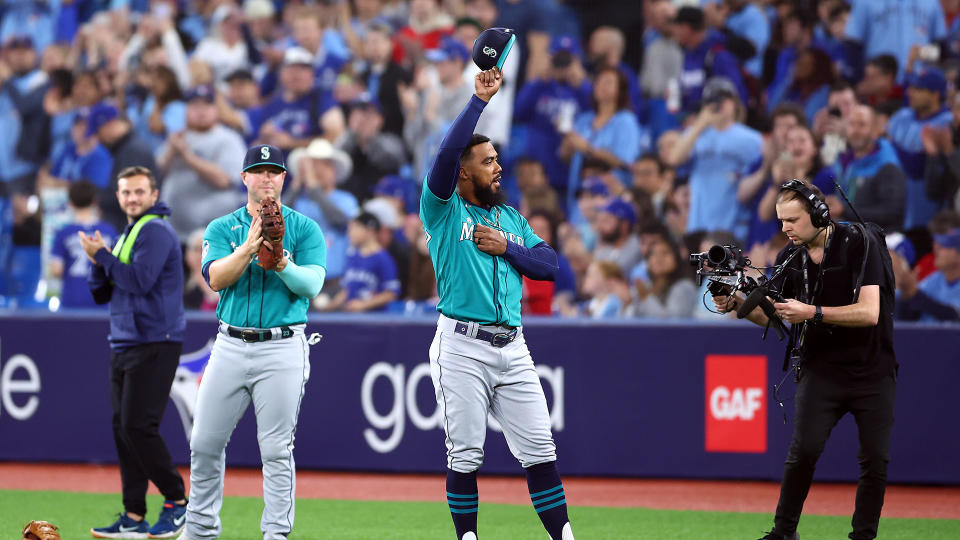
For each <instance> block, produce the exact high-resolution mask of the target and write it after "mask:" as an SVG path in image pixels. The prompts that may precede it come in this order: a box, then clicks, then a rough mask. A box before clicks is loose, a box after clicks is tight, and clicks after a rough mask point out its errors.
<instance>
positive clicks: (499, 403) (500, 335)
mask: <svg viewBox="0 0 960 540" xmlns="http://www.w3.org/2000/svg"><path fill="white" fill-rule="evenodd" d="M511 34H512V32H511ZM493 37H496V38H498V41H496V42H488V43H484V42H483V41H481V40H482V39H485V38H484V36H482V35H481V38H480V39H478V40H477V43H476V45H475V46H474V60H475V61H477V64H478V65H479V66H480V67H481V69H483V68H484V67H486V68H487V70H486V71H481V72H480V73H478V74H477V75H476V77H475V79H474V88H475V90H476V93H475V95H473V96H472V97H471V98H470V101H469V103H467V105H466V107H464V109H463V111H462V112H461V113H460V116H458V117H457V119H456V121H454V123H453V125H452V126H451V127H450V129H449V131H447V133H446V135H445V136H444V138H443V141H442V142H441V143H440V151H439V153H438V154H437V157H436V159H435V161H434V163H433V166H432V168H431V169H430V172H429V173H428V174H427V178H426V181H425V182H424V187H423V192H422V195H421V198H420V219H421V220H422V221H423V224H424V229H425V231H426V238H427V247H428V249H429V250H430V258H431V260H432V261H433V268H434V271H435V272H436V276H437V290H438V293H439V296H440V303H439V304H438V306H437V310H438V311H439V312H440V318H439V321H438V322H437V333H436V336H435V337H434V340H433V344H432V345H431V346H430V372H431V375H432V378H433V385H434V389H435V391H436V397H437V406H438V407H439V409H440V411H441V413H442V414H443V417H444V421H443V427H444V431H445V433H446V446H447V490H446V491H447V500H448V503H449V506H450V514H451V516H452V517H453V524H454V527H455V528H456V531H457V538H458V539H459V540H476V538H477V511H478V509H479V495H478V491H477V469H479V468H480V464H481V463H483V443H484V439H485V437H486V432H487V414H488V413H491V414H493V416H494V417H495V418H496V419H497V420H498V421H499V422H500V425H501V426H503V434H504V436H505V437H506V439H507V443H508V445H509V447H510V451H511V452H512V453H513V455H514V456H515V457H516V458H517V459H518V460H519V461H520V464H521V465H522V466H523V468H524V470H525V471H526V476H527V485H528V487H529V489H530V498H531V500H532V502H533V506H534V508H535V509H536V511H537V515H538V516H539V517H540V520H541V521H542V522H543V525H544V527H545V528H546V530H547V532H548V533H549V534H550V537H551V538H552V539H554V540H572V539H573V532H572V530H571V527H570V523H569V519H568V517H567V501H566V497H565V495H564V490H563V484H562V482H561V480H560V474H559V473H558V472H557V467H556V447H555V445H554V442H553V435H552V433H551V430H550V412H549V410H548V409H547V401H546V398H545V397H544V395H543V388H542V387H541V385H540V379H539V376H538V375H537V371H536V368H535V367H534V365H533V359H532V358H531V356H530V351H529V350H528V349H527V343H526V340H525V339H524V335H523V328H522V327H521V326H520V297H521V291H522V290H523V282H522V277H521V276H528V277H530V278H531V279H535V280H550V281H552V280H553V279H554V275H555V273H556V271H557V255H556V253H555V252H554V251H553V248H551V247H550V246H549V245H548V244H547V243H546V242H544V241H543V240H542V239H540V238H539V237H538V236H537V235H536V234H534V232H533V230H532V229H531V228H530V225H529V224H528V223H527V220H526V219H524V217H523V216H522V215H520V213H519V212H517V211H516V210H515V209H514V208H511V207H510V206H507V205H506V204H504V201H505V199H506V196H505V194H504V192H503V189H502V187H501V186H500V179H501V175H502V169H501V167H500V163H499V160H498V158H499V156H498V154H497V151H496V149H494V147H493V145H492V144H491V143H490V139H489V138H487V137H485V136H483V135H479V134H474V133H473V130H474V129H475V128H476V125H477V120H478V119H479V118H480V113H482V112H483V109H484V108H485V107H486V106H487V103H488V102H489V101H490V99H491V98H493V96H494V95H495V94H496V93H497V90H499V89H500V83H501V77H500V70H499V69H498V68H497V64H496V63H494V64H492V65H491V63H490V62H489V61H486V60H485V58H500V59H501V60H502V57H503V56H504V55H506V53H507V52H508V51H509V44H510V43H511V41H510V40H509V39H507V40H506V41H504V40H503V39H502V38H503V36H502V35H499V34H496V33H494V35H493ZM511 37H512V36H511ZM478 51H479V55H478ZM484 51H486V52H484Z"/></svg>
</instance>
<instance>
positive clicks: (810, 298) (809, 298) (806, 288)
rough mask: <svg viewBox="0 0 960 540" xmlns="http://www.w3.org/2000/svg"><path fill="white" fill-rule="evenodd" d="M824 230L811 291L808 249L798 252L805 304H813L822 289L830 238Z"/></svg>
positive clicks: (803, 328)
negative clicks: (800, 261)
mask: <svg viewBox="0 0 960 540" xmlns="http://www.w3.org/2000/svg"><path fill="white" fill-rule="evenodd" d="M826 232H827V241H826V242H824V246H823V257H821V258H820V270H818V271H817V282H816V283H815V284H814V289H813V291H812V292H811V291H810V277H809V275H808V271H807V256H808V255H807V254H808V251H807V250H806V249H804V250H803V253H801V254H800V257H802V261H803V262H802V264H803V271H802V272H801V274H803V301H804V302H805V303H807V304H813V302H814V297H815V296H817V294H818V293H820V291H821V290H822V289H823V269H824V268H826V266H827V250H828V249H830V240H832V237H831V235H830V228H829V226H828V227H827V231H826ZM807 322H808V321H803V323H802V324H803V326H801V327H800V338H799V339H798V341H797V349H799V350H803V344H804V341H805V339H804V338H806V337H807V328H808V327H809V325H808V324H807Z"/></svg>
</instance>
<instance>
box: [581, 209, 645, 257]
mask: <svg viewBox="0 0 960 540" xmlns="http://www.w3.org/2000/svg"><path fill="white" fill-rule="evenodd" d="M636 223H637V212H636V210H635V209H634V208H633V205H631V204H630V203H628V202H627V201H624V200H623V199H618V198H612V199H610V202H608V203H607V205H606V206H604V207H603V209H601V210H600V212H599V213H598V214H597V221H596V226H595V228H596V233H597V239H598V242H597V247H596V248H595V249H594V250H593V257H594V259H596V260H598V261H611V262H614V263H616V264H617V266H619V267H620V270H621V272H623V275H625V276H626V275H629V273H630V271H631V270H633V267H634V266H635V265H636V264H637V263H638V262H639V261H640V258H641V257H642V255H641V252H640V240H639V238H637V235H635V234H633V232H632V231H633V227H634V225H636Z"/></svg>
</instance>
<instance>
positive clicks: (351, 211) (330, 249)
mask: <svg viewBox="0 0 960 540" xmlns="http://www.w3.org/2000/svg"><path fill="white" fill-rule="evenodd" d="M327 197H329V199H330V201H331V202H332V203H333V204H334V205H336V207H337V208H338V209H340V211H341V212H343V213H344V215H346V216H347V218H348V219H353V218H354V217H356V216H357V214H358V213H359V212H360V204H359V203H358V202H357V198H356V197H354V196H353V194H351V193H349V192H346V191H343V190H340V189H335V190H333V191H331V192H330V193H329V194H328V195H327ZM290 208H293V209H294V210H296V211H297V212H300V213H301V214H303V215H305V216H307V217H308V218H310V219H312V220H314V221H316V222H317V225H320V230H322V231H323V238H324V240H326V242H327V266H326V270H327V278H330V279H333V278H336V277H340V276H341V275H342V274H343V270H344V267H345V265H346V262H347V246H348V245H349V242H348V241H347V229H346V227H334V226H333V225H332V224H331V223H330V221H329V220H328V219H327V217H326V216H325V215H324V214H323V209H321V208H320V205H319V204H317V202H316V201H314V200H313V199H310V198H309V197H305V196H301V197H299V198H297V199H296V200H295V201H294V202H293V204H291V205H290Z"/></svg>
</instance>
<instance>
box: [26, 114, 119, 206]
mask: <svg viewBox="0 0 960 540" xmlns="http://www.w3.org/2000/svg"><path fill="white" fill-rule="evenodd" d="M70 135H71V137H72V139H73V140H72V141H70V143H68V144H67V145H65V146H64V147H63V148H62V149H61V151H60V152H58V153H57V154H56V155H53V156H52V157H51V161H52V165H51V167H50V172H49V174H47V173H46V172H45V171H44V169H41V170H40V172H39V174H38V175H37V181H38V184H39V187H50V186H58V185H59V186H64V185H66V184H67V183H70V182H77V181H79V180H88V181H90V182H91V183H92V184H93V185H94V186H96V187H97V188H98V189H101V190H104V189H107V188H109V187H110V173H111V172H112V169H113V158H112V157H111V156H110V152H108V151H107V149H106V148H104V147H103V145H101V144H100V141H99V139H97V136H96V135H95V134H93V133H90V132H89V129H88V128H87V118H86V115H77V116H76V117H75V120H74V123H73V128H72V129H71V130H70Z"/></svg>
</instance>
